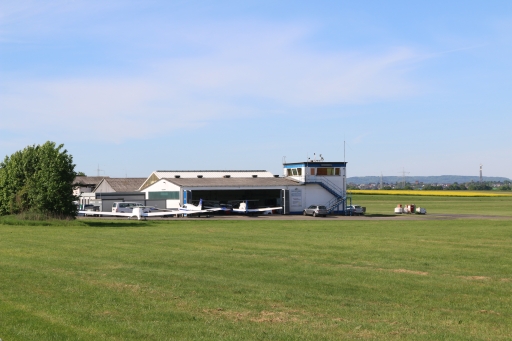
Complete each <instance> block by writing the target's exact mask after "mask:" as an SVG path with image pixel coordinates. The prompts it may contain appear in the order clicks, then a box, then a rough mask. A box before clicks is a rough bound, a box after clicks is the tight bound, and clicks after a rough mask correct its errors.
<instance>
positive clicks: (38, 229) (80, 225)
mask: <svg viewBox="0 0 512 341" xmlns="http://www.w3.org/2000/svg"><path fill="white" fill-rule="evenodd" d="M370 199H372V198H370ZM489 199H491V198H486V200H489ZM372 200H377V199H372ZM492 200H494V199H492ZM509 200H510V199H509ZM358 201H359V200H358ZM362 201H363V199H361V200H360V202H361V203H362V204H365V203H364V202H362ZM400 202H403V203H404V204H405V203H406V202H404V201H400ZM416 203H417V204H421V202H419V201H416ZM388 204H389V202H384V203H381V204H379V203H377V202H376V201H375V202H372V203H370V202H369V204H368V207H370V208H371V207H374V208H378V207H381V208H382V209H383V208H384V207H387V205H388ZM431 205H432V207H434V202H432V203H431ZM467 205H469V206H473V208H474V209H473V210H476V209H477V208H480V207H487V204H486V203H485V202H484V203H482V202H470V203H468V204H467ZM394 206H395V204H393V205H392V206H391V209H392V208H393V207H394ZM425 206H427V205H425ZM505 206H506V205H505ZM440 207H442V205H440ZM457 207H459V208H458V209H457V210H458V211H462V212H464V208H463V207H462V206H457ZM427 208H428V207H427ZM472 213H473V214H476V213H479V212H472ZM0 276H1V279H0V338H1V339H2V340H3V341H13V340H359V339H364V340H510V335H512V324H511V323H510V321H511V318H512V219H510V218H506V217H504V219H487V220H477V219H456V220H408V221H400V220H398V221H382V220H380V221H372V220H371V219H370V220H367V221H361V220H346V219H345V220H344V219H343V218H340V219H337V220H325V219H314V218H311V219H308V220H303V221H283V220H276V221H268V220H258V219H257V218H255V219H252V220H242V221H223V220H213V219H204V220H187V219H174V220H169V221H152V222H149V221H148V222H139V221H125V220H110V221H108V220H101V219H88V220H81V221H77V222H75V223H71V224H68V225H67V226H61V225H59V224H55V225H53V226H27V225H19V226H15V225H5V224H0Z"/></svg>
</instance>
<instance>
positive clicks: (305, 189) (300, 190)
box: [139, 161, 346, 214]
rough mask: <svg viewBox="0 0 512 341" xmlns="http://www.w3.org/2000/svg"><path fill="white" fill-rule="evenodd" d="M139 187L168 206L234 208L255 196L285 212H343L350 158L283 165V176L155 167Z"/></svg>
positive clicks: (257, 202) (257, 201)
mask: <svg viewBox="0 0 512 341" xmlns="http://www.w3.org/2000/svg"><path fill="white" fill-rule="evenodd" d="M139 190H140V191H141V192H144V193H145V197H146V200H147V201H148V202H162V203H164V202H165V207H166V208H177V207H179V206H180V205H183V204H187V203H192V202H194V203H197V202H198V201H199V199H203V200H204V201H215V202H218V203H221V204H223V203H225V204H233V205H234V206H235V207H236V205H237V203H239V202H241V201H244V200H250V201H252V202H253V204H254V206H258V207H266V206H268V207H273V206H281V207H283V210H282V213H283V214H301V213H302V211H303V210H304V209H305V208H306V207H308V206H310V205H325V206H326V207H327V208H328V209H329V210H330V211H332V212H336V213H341V212H343V211H344V210H345V207H346V162H324V161H321V162H317V161H313V162H311V161H308V162H299V163H284V164H283V176H279V175H273V174H272V173H270V172H267V171H264V170H244V171H236V170H192V171H178V170H174V171H155V172H153V173H152V174H151V175H150V176H149V177H148V178H147V180H146V181H145V182H144V183H143V184H142V186H141V187H140V189H139ZM162 206H164V205H162ZM160 207H161V206H160Z"/></svg>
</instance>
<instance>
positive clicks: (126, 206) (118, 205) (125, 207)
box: [112, 201, 144, 213]
mask: <svg viewBox="0 0 512 341" xmlns="http://www.w3.org/2000/svg"><path fill="white" fill-rule="evenodd" d="M134 207H144V205H143V204H141V203H140V202H129V201H124V202H123V201H120V202H115V203H113V204H112V212H115V213H132V211H133V208H134Z"/></svg>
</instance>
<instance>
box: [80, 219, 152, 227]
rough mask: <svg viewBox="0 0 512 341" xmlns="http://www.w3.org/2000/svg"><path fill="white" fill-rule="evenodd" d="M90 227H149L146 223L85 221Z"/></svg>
mask: <svg viewBox="0 0 512 341" xmlns="http://www.w3.org/2000/svg"><path fill="white" fill-rule="evenodd" d="M83 223H84V224H85V225H87V226H90V227H143V226H148V224H147V223H146V222H145V221H136V220H134V221H84V222H83Z"/></svg>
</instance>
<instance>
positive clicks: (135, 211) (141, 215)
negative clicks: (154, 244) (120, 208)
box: [78, 207, 184, 220]
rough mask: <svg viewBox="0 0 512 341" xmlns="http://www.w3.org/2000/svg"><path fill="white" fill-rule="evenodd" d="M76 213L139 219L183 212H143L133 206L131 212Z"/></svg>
mask: <svg viewBox="0 0 512 341" xmlns="http://www.w3.org/2000/svg"><path fill="white" fill-rule="evenodd" d="M78 213H80V214H83V215H99V216H111V217H127V218H137V219H139V220H141V218H146V217H163V216H170V215H178V214H184V213H183V212H180V211H160V212H148V213H146V212H144V211H143V209H142V208H138V207H135V208H134V209H133V211H132V212H131V213H121V212H98V211H78Z"/></svg>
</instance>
